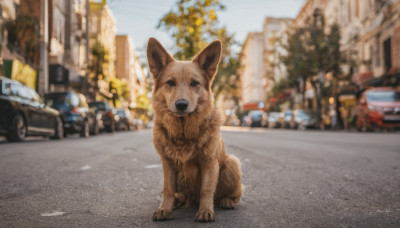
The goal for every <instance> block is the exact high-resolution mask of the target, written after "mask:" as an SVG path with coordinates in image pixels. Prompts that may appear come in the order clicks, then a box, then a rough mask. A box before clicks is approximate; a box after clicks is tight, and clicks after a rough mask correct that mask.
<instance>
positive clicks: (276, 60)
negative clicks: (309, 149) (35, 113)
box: [0, 0, 400, 135]
mask: <svg viewBox="0 0 400 228" xmlns="http://www.w3.org/2000/svg"><path fill="white" fill-rule="evenodd" d="M268 12H270V13H269V16H265V15H266V14H267V13H268ZM399 13H400V4H399V1H396V0H365V1H359V0H355V1H339V0H336V1H325V0H309V1H301V0H287V1H279V3H277V2H272V1H256V2H254V4H253V5H249V4H248V3H243V2H241V1H232V2H229V3H224V2H222V1H218V0H204V1H195V0H192V1H188V0H181V1H172V0H170V1H154V2H144V1H124V0H111V1H106V0H101V1H100V0H97V1H95V0H71V1H60V0H40V1H36V0H1V4H0V15H1V17H0V23H1V34H0V35H1V36H0V43H1V48H0V75H1V77H2V78H1V80H2V84H1V85H2V87H3V89H2V91H1V93H2V95H4V96H6V97H9V98H10V99H12V97H20V98H21V99H20V102H22V103H24V102H28V101H29V102H30V103H31V105H33V106H35V105H36V106H37V107H39V106H40V105H45V106H49V107H52V108H54V109H56V110H58V111H59V112H60V113H61V114H62V115H61V119H60V121H61V122H62V123H63V124H64V125H65V124H66V123H67V122H71V121H72V122H74V121H73V120H72V119H73V118H72V117H71V112H72V113H73V114H72V115H75V116H77V115H78V114H81V117H82V119H83V120H84V119H88V118H86V117H85V116H90V115H92V116H93V118H92V119H94V120H87V121H86V122H89V123H88V124H89V125H90V126H89V127H88V128H89V132H92V133H95V132H98V131H101V130H102V129H107V130H108V131H111V132H112V131H114V130H120V129H138V128H141V127H146V126H147V125H148V124H149V123H150V126H151V120H152V116H153V112H152V109H151V106H150V99H151V90H152V78H151V76H150V75H149V71H148V69H147V63H146V62H147V61H146V55H145V49H146V41H147V39H148V38H149V37H150V36H155V37H156V38H158V39H159V40H160V41H161V42H162V43H163V44H164V45H165V46H166V48H167V49H168V50H169V51H170V52H171V53H172V54H173V55H174V56H175V57H176V58H178V59H184V60H187V59H190V58H192V57H193V56H194V55H195V53H197V52H198V51H199V50H201V49H202V48H203V47H205V45H206V44H207V43H209V42H210V41H212V40H214V39H220V40H221V41H222V42H223V58H222V61H221V63H220V67H219V71H218V74H217V76H216V79H215V81H214V84H213V91H214V94H215V98H216V105H217V107H218V108H220V109H221V111H222V113H224V125H229V126H251V127H256V126H257V127H270V128H277V127H279V128H300V129H305V128H316V129H333V130H335V129H345V130H351V129H357V130H360V131H361V130H364V131H367V130H390V131H392V130H396V128H397V127H399V126H400V105H399V102H400V101H399V99H400V95H399V92H398V91H399V90H398V85H399V77H400V76H399V75H400V74H399V72H400V62H399V59H400V49H399V48H400V46H399V45H400V41H399V40H400V19H399ZM220 18H221V19H220ZM120 27H121V29H120ZM136 44H139V46H136ZM14 82H15V84H14ZM17 82H18V83H17ZM8 84H10V85H8ZM25 88H26V89H31V90H33V91H34V92H37V94H38V97H37V99H38V100H37V101H35V99H34V98H33V97H32V96H35V94H34V93H29V92H24V91H18V90H24V89H25ZM29 94H31V95H29ZM24 96H25V97H24ZM71 96H72V97H71ZM75 96H76V97H80V100H81V101H80V102H78V101H77V102H75V103H74V102H73V101H72V100H71V99H75ZM2 99H3V98H2ZM24 100H25V101H24ZM75 100H76V99H75ZM78 100H79V99H78ZM96 102H97V103H96ZM99 102H100V103H99ZM101 102H102V103H101ZM71 103H73V104H71ZM81 103H82V104H81ZM2 105H3V106H2V110H1V115H2V118H3V119H4V120H3V121H4V122H7V123H8V122H13V118H14V116H15V113H16V112H14V113H13V114H12V116H8V117H3V116H5V115H7V114H5V113H4V112H6V110H9V111H7V112H8V113H9V114H11V113H12V112H13V111H12V108H10V109H7V108H6V106H7V105H6V104H3V102H2ZM8 105H10V104H8ZM99 105H103V106H104V105H106V106H107V107H103V106H102V107H99ZM11 106H15V104H13V105H11ZM39 108H40V107H39ZM14 109H18V108H17V107H14ZM91 112H92V113H91ZM22 113H23V114H21V115H22V116H21V118H24V119H27V118H28V119H29V118H30V115H29V114H27V111H26V110H25V111H23V112H22ZM25 115H27V116H25ZM100 115H103V117H101V116H100ZM107 115H109V116H110V117H111V120H107V118H109V117H107ZM121 115H122V116H121ZM32 118H34V117H32ZM71 118H72V119H71ZM120 119H124V121H125V122H126V123H123V124H121V123H118V122H120V121H119V120H120ZM110 121H111V123H106V122H110ZM30 122H31V121H28V120H25V125H27V128H26V130H25V131H27V132H26V133H25V134H28V135H29V134H37V132H36V133H34V132H33V130H32V132H31V128H30V126H29V125H31V123H30ZM39 122H40V121H39ZM81 122H82V123H78V124H76V125H77V126H68V127H67V128H73V129H64V134H66V132H68V131H70V130H71V131H76V132H83V131H86V130H85V129H86V127H85V121H81ZM4 124H5V123H2V125H4ZM74 124H75V123H72V125H74ZM34 125H35V124H34ZM40 125H41V124H40V123H38V125H37V126H35V127H36V128H38V127H39V128H41V126H40ZM67 125H68V124H67ZM106 125H107V126H106ZM108 125H112V126H108ZM55 126H56V124H54V126H53V127H55ZM35 127H34V128H35ZM47 127H48V126H47ZM2 128H5V129H3V130H2V131H3V135H7V134H10V133H9V132H10V131H11V130H10V129H7V128H13V126H4V127H2ZM14 128H15V126H14ZM97 128H99V130H98V129H97ZM36 130H39V129H36ZM39 131H46V129H42V130H39ZM52 132H53V131H52ZM83 135H85V134H83Z"/></svg>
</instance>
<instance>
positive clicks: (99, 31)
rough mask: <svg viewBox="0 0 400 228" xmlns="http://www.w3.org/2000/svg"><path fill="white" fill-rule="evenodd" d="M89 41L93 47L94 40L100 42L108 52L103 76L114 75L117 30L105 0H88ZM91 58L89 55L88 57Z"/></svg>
mask: <svg viewBox="0 0 400 228" xmlns="http://www.w3.org/2000/svg"><path fill="white" fill-rule="evenodd" d="M89 4H90V19H89V20H90V25H91V27H90V35H89V37H90V42H89V46H90V47H93V45H94V44H95V43H96V42H99V43H101V44H102V45H103V46H104V47H105V48H106V51H107V53H108V63H106V64H105V66H104V74H105V77H106V78H108V77H111V78H114V77H115V61H116V43H115V36H116V32H117V27H116V21H115V18H114V15H113V13H112V12H111V10H110V8H109V7H108V5H107V1H106V0H102V1H95V0H90V3H89ZM89 59H91V56H90V57H89Z"/></svg>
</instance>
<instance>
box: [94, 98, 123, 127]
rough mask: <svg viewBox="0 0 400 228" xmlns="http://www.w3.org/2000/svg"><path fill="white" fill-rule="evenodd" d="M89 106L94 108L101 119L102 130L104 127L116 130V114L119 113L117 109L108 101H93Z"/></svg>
mask: <svg viewBox="0 0 400 228" xmlns="http://www.w3.org/2000/svg"><path fill="white" fill-rule="evenodd" d="M89 107H91V108H93V109H94V110H95V112H96V114H97V115H98V119H99V120H100V121H101V125H100V129H101V130H103V129H104V130H106V131H107V132H115V129H116V124H115V123H116V121H115V114H116V113H117V110H116V109H114V108H111V107H110V105H109V104H108V103H107V102H106V101H95V102H91V103H89Z"/></svg>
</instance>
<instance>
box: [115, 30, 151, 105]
mask: <svg viewBox="0 0 400 228" xmlns="http://www.w3.org/2000/svg"><path fill="white" fill-rule="evenodd" d="M116 76H117V78H118V79H119V80H121V81H122V82H124V83H127V85H128V88H129V101H127V102H126V104H125V106H128V107H130V108H135V107H136V100H137V97H138V95H141V94H143V93H145V86H146V85H145V84H146V83H145V74H144V72H143V68H142V66H141V64H140V61H139V58H138V56H137V54H136V51H135V45H134V43H133V40H132V38H131V37H130V36H129V35H117V36H116Z"/></svg>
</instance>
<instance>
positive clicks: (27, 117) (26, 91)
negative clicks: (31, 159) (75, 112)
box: [0, 77, 64, 142]
mask: <svg viewBox="0 0 400 228" xmlns="http://www.w3.org/2000/svg"><path fill="white" fill-rule="evenodd" d="M0 135H4V136H6V138H7V140H8V141H13V142H15V141H23V140H24V139H25V137H26V136H50V138H52V139H62V138H63V136H64V131H63V125H62V120H61V117H60V113H59V112H58V111H57V110H55V109H53V108H51V107H48V106H46V105H45V103H44V102H43V99H42V98H41V97H40V96H39V95H38V94H37V93H36V92H35V91H34V90H33V89H31V88H29V87H27V86H24V85H23V84H22V83H20V82H18V81H15V80H11V79H8V78H5V77H0Z"/></svg>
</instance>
